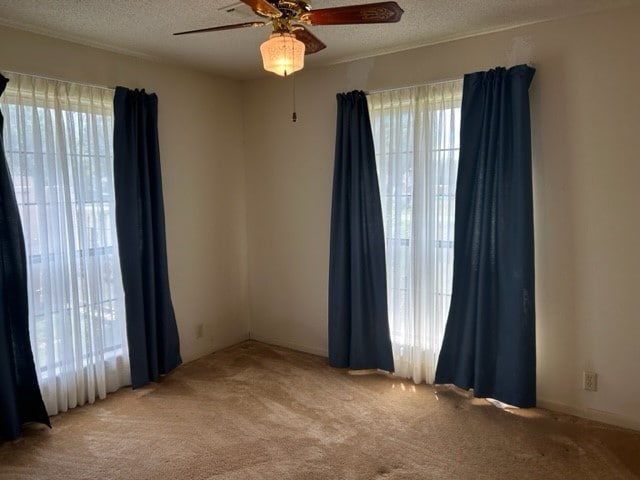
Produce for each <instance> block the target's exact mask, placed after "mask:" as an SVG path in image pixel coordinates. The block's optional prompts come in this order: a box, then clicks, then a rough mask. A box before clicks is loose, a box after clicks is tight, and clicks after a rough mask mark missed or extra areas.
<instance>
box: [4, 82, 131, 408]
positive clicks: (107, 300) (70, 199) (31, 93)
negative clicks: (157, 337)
mask: <svg viewBox="0 0 640 480" xmlns="http://www.w3.org/2000/svg"><path fill="white" fill-rule="evenodd" d="M5 76H6V77H7V78H9V84H8V85H7V89H6V91H5V94H4V95H3V96H2V98H1V100H0V101H1V107H2V111H3V112H4V114H5V126H4V137H5V138H4V139H5V148H6V155H7V161H8V164H9V170H10V171H11V176H12V178H13V183H14V186H15V191H16V197H17V200H18V204H19V208H20V216H21V220H22V226H23V230H24V235H25V243H26V247H27V263H28V269H27V272H28V280H29V329H30V334H31V345H32V348H33V354H34V359H35V363H36V370H37V372H38V381H39V383H40V389H41V391H42V395H43V399H44V402H45V405H46V407H47V411H48V412H49V414H50V415H53V414H56V413H58V412H59V411H66V410H67V409H68V408H72V407H75V406H77V405H82V404H84V403H86V402H89V403H92V402H94V401H95V399H96V398H104V397H105V395H106V394H107V392H110V391H114V390H116V389H118V388H119V387H121V386H123V385H126V384H129V383H130V372H129V355H128V348H127V339H126V327H125V313H124V293H123V290H122V281H121V278H120V265H119V259H118V243H117V238H116V228H115V216H114V212H115V199H114V188H113V160H112V150H113V149H112V138H113V94H114V92H113V90H109V89H103V88H96V87H88V86H82V85H77V84H71V83H66V82H60V81H54V80H48V79H43V78H38V77H31V76H27V75H18V74H12V73H5Z"/></svg>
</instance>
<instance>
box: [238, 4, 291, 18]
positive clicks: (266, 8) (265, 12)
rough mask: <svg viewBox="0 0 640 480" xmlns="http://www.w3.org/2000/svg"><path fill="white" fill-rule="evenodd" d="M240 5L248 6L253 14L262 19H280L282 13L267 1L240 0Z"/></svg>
mask: <svg viewBox="0 0 640 480" xmlns="http://www.w3.org/2000/svg"><path fill="white" fill-rule="evenodd" d="M241 1H242V3H246V4H247V5H249V6H250V7H251V8H252V9H253V11H254V12H256V13H257V14H258V15H262V16H263V17H271V18H273V17H281V16H282V12H281V11H280V10H278V9H277V8H276V7H275V6H273V5H271V4H270V3H269V2H267V0H241Z"/></svg>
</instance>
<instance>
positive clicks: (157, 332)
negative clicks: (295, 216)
mask: <svg viewBox="0 0 640 480" xmlns="http://www.w3.org/2000/svg"><path fill="white" fill-rule="evenodd" d="M113 126H114V134H113V135H114V138H113V149H114V152H113V153H114V178H115V194H116V227H117V229H118V242H119V245H120V266H121V270H122V284H123V287H124V294H125V308H126V313H127V335H128V338H129V358H130V363H131V383H132V385H133V388H138V387H141V386H143V385H145V384H147V383H149V382H150V381H157V380H158V379H159V377H160V375H164V374H166V373H168V372H170V371H171V370H173V369H174V368H175V367H177V366H178V365H180V363H182V359H181V357H180V342H179V338H178V328H177V326H176V318H175V313H174V310H173V304H172V301H171V292H170V290H169V272H168V268H167V247H166V237H165V223H164V204H163V199H162V176H161V172H160V149H159V144H158V97H157V96H156V95H155V94H147V93H145V91H144V90H142V91H139V90H129V89H127V88H124V87H117V88H116V93H115V98H114V125H113Z"/></svg>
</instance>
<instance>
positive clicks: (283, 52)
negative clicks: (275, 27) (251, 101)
mask: <svg viewBox="0 0 640 480" xmlns="http://www.w3.org/2000/svg"><path fill="white" fill-rule="evenodd" d="M304 51H305V45H304V43H302V42H301V41H300V40H298V39H297V38H296V37H295V36H294V35H293V34H291V33H288V32H275V33H272V34H271V35H270V36H269V39H268V40H267V41H265V42H264V43H263V44H262V45H260V53H261V54H262V66H263V67H264V69H265V70H266V71H267V72H273V73H275V74H276V75H280V76H282V77H286V76H287V75H291V74H292V73H294V72H297V71H298V70H302V68H303V67H304Z"/></svg>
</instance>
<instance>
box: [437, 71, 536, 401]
mask: <svg viewBox="0 0 640 480" xmlns="http://www.w3.org/2000/svg"><path fill="white" fill-rule="evenodd" d="M534 73H535V70H534V69H533V68H531V67H529V66H527V65H519V66H516V67H513V68H510V69H505V68H496V69H494V70H490V71H488V72H478V73H473V74H469V75H465V77H464V90H463V97H462V121H461V131H460V162H459V167H458V180H457V191H456V212H455V242H454V266H453V291H452V298H451V307H450V310H449V317H448V320H447V326H446V329H445V335H444V340H443V344H442V350H441V352H440V357H439V360H438V367H437V370H436V379H435V381H436V383H441V384H442V383H453V384H455V385H457V386H458V387H461V388H464V389H469V388H473V393H474V395H475V396H476V397H485V398H487V397H488V398H495V399H497V400H500V401H502V402H505V403H508V404H511V405H515V406H519V407H533V406H535V404H536V345H535V298H534V257H533V254H534V251H533V195H532V181H531V132H530V118H529V85H530V83H531V80H532V79H533V75H534Z"/></svg>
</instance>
